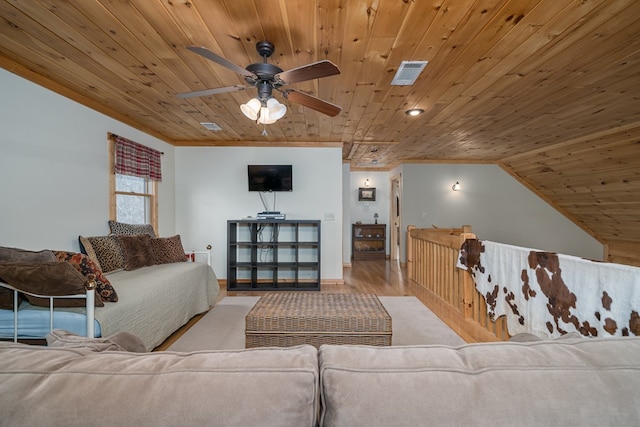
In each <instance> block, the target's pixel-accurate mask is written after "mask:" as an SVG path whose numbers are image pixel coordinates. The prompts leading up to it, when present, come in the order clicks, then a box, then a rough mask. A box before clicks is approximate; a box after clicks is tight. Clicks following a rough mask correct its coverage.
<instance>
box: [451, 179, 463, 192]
mask: <svg viewBox="0 0 640 427" xmlns="http://www.w3.org/2000/svg"><path fill="white" fill-rule="evenodd" d="M451 189H452V190H453V191H460V190H462V186H461V185H460V183H459V182H458V181H456V183H455V184H453V186H452V187H451Z"/></svg>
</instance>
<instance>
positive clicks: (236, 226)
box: [227, 219, 320, 291]
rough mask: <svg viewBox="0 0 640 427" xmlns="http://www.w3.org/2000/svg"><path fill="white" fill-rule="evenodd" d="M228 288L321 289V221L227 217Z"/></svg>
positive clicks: (234, 289) (249, 289) (241, 289)
mask: <svg viewBox="0 0 640 427" xmlns="http://www.w3.org/2000/svg"><path fill="white" fill-rule="evenodd" d="M227 240H228V250H227V290H228V291H261V290H265V291H273V290H279V291H283V290H295V291H301V290H311V291H319V290H320V221H319V220H281V219H241V220H230V221H227Z"/></svg>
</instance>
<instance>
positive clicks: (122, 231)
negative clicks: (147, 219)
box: [109, 220, 156, 237]
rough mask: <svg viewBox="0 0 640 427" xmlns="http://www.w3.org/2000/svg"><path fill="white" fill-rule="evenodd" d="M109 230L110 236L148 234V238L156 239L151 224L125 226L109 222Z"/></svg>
mask: <svg viewBox="0 0 640 427" xmlns="http://www.w3.org/2000/svg"><path fill="white" fill-rule="evenodd" d="M109 230H110V231H111V234H116V235H125V236H135V235H136V234H148V235H149V236H150V237H156V232H155V230H154V229H153V226H152V225H151V224H127V223H124V222H117V221H113V220H109Z"/></svg>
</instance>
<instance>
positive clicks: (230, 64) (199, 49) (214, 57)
mask: <svg viewBox="0 0 640 427" xmlns="http://www.w3.org/2000/svg"><path fill="white" fill-rule="evenodd" d="M187 49H189V50H190V51H191V52H194V53H197V54H198V55H200V56H204V57H205V58H207V59H209V60H211V61H213V62H215V63H216V64H219V65H222V66H223V67H226V68H228V69H230V70H231V71H233V72H235V73H238V74H240V75H241V76H244V77H248V78H250V79H256V78H257V76H256V75H255V74H253V73H252V72H251V71H248V70H245V69H244V68H242V67H240V66H239V65H236V64H234V63H233V62H229V61H228V60H226V59H224V58H223V57H221V56H219V55H216V54H215V53H213V52H211V51H210V50H209V49H207V48H205V47H198V46H187Z"/></svg>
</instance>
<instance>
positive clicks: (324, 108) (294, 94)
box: [282, 89, 342, 117]
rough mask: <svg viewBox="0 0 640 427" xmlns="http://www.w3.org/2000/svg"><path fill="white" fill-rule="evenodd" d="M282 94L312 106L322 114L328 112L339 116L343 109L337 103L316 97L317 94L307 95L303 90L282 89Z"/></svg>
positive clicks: (294, 100)
mask: <svg viewBox="0 0 640 427" xmlns="http://www.w3.org/2000/svg"><path fill="white" fill-rule="evenodd" d="M282 94H283V95H284V97H285V98H287V99H288V100H289V101H291V102H295V103H296V104H300V105H302V106H304V107H308V108H311V109H312V110H316V111H318V112H320V113H322V114H326V115H327V116H330V117H335V116H337V115H338V114H339V113H340V111H341V110H342V109H341V108H340V107H338V106H337V105H335V104H331V103H330V102H327V101H323V100H322V99H320V98H316V97H315V96H311V95H307V94H306V93H303V92H298V91H297V90H293V89H288V90H285V91H282Z"/></svg>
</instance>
